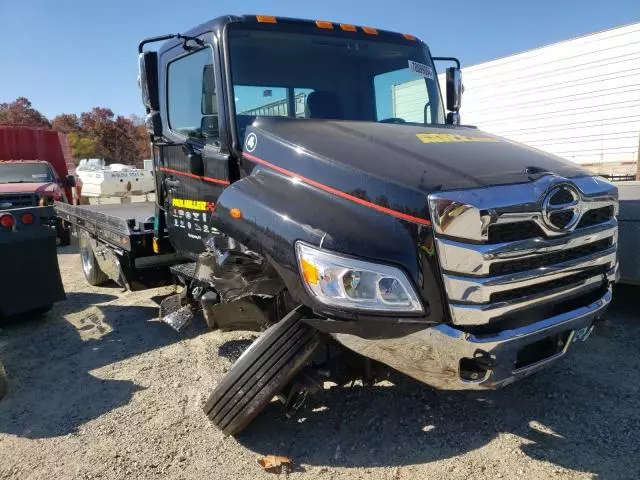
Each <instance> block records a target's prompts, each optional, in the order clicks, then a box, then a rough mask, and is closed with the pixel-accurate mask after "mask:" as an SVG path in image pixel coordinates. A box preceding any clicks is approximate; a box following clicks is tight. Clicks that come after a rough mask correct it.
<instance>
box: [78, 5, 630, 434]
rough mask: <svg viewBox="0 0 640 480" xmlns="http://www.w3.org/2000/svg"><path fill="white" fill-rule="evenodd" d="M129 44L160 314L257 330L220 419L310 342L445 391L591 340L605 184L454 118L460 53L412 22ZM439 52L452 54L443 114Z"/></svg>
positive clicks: (285, 379)
mask: <svg viewBox="0 0 640 480" xmlns="http://www.w3.org/2000/svg"><path fill="white" fill-rule="evenodd" d="M157 41H165V43H163V44H162V46H161V47H160V48H159V49H158V50H157V51H153V50H147V49H145V46H146V45H148V44H151V43H153V42H157ZM139 54H140V60H139V61H140V86H141V88H142V97H143V103H144V105H145V107H146V110H147V117H146V126H147V130H148V132H149V135H150V139H151V142H152V145H153V155H154V170H155V175H156V176H155V178H156V192H157V200H156V201H157V205H156V212H155V217H154V218H153V229H154V233H153V235H154V239H153V245H154V252H156V254H159V255H160V256H163V255H164V256H165V257H166V256H167V255H175V256H176V257H172V258H180V259H182V260H181V261H180V263H179V264H176V265H174V266H173V267H172V271H173V273H174V275H176V276H177V277H178V278H179V279H180V281H181V283H182V284H183V285H184V289H183V291H182V292H181V293H180V294H177V295H176V298H173V299H171V300H170V302H169V303H168V304H167V305H165V308H164V312H163V311H162V309H161V317H162V318H163V319H165V320H166V321H168V323H172V324H174V325H178V324H180V323H181V322H182V319H184V318H185V317H184V314H185V309H194V308H198V309H201V310H202V312H203V313H204V316H205V319H206V320H207V323H208V324H209V326H210V327H212V328H222V329H247V328H251V327H252V326H253V327H254V328H257V329H261V330H264V329H266V332H265V333H264V334H263V335H262V336H261V337H260V338H259V339H258V340H257V341H256V342H255V343H254V345H252V347H251V348H250V349H249V351H248V352H247V354H245V355H243V356H242V357H241V358H240V359H239V360H238V362H237V363H236V364H235V365H234V366H233V367H232V369H231V370H230V372H229V373H228V375H227V376H226V377H225V379H224V380H223V381H222V382H221V384H220V385H218V386H217V387H216V389H215V390H214V392H213V394H212V396H211V398H210V400H209V402H207V404H206V405H205V411H206V412H207V414H208V415H209V418H211V419H212V421H213V422H214V423H215V424H216V425H217V426H218V427H219V428H221V429H222V430H223V431H224V432H225V433H231V434H233V433H237V432H238V431H239V430H241V429H242V428H244V426H246V425H247V423H248V422H250V421H251V419H252V418H253V417H254V416H255V415H256V414H257V412H258V411H259V410H260V409H261V408H262V407H264V405H266V403H268V401H269V400H270V399H271V398H272V397H273V396H274V395H275V394H276V393H278V392H281V391H282V390H283V389H285V387H286V385H288V384H290V382H291V381H292V379H293V378H294V377H295V375H296V374H297V372H299V371H300V370H301V369H302V368H303V367H304V366H305V365H306V364H307V363H308V362H309V361H310V358H311V357H310V356H311V354H312V352H313V351H314V350H315V348H316V347H317V345H318V344H319V343H322V342H323V341H331V342H335V343H337V344H338V345H340V346H341V347H346V349H349V350H353V351H355V352H357V353H359V354H360V355H363V356H364V357H366V358H369V359H373V360H376V361H378V362H381V363H382V364H386V365H388V366H390V367H392V368H395V369H396V370H399V371H401V372H404V373H406V374H407V375H410V376H412V377H414V378H416V379H418V380H420V381H423V382H425V383H427V384H429V385H432V386H433V387H436V388H439V389H448V390H451V389H490V388H498V387H501V386H504V385H507V384H509V383H511V382H513V381H515V380H517V379H519V378H522V377H524V376H527V375H530V374H532V373H534V372H536V371H538V370H540V369H542V368H543V367H545V366H546V365H549V364H550V363H552V362H553V361H555V360H557V359H559V358H561V357H562V356H563V355H564V354H565V353H566V352H567V351H568V350H569V349H570V347H571V346H572V345H573V344H574V343H576V342H578V341H582V340H586V338H587V337H588V336H589V334H590V333H591V331H592V330H593V328H594V325H595V323H596V321H597V320H598V319H599V318H601V317H602V315H603V313H604V311H605V310H606V307H607V305H608V304H609V302H610V301H611V291H612V283H613V282H614V281H615V279H616V275H617V257H616V245H617V220H616V214H617V208H618V207H617V190H616V188H615V187H614V186H612V185H611V184H610V183H608V182H606V181H604V180H603V179H601V178H598V177H594V176H592V175H590V174H589V173H588V172H586V171H584V170H582V169H580V168H579V167H578V166H576V165H574V164H572V163H570V162H567V161H565V160H563V159H561V158H559V157H556V156H553V155H550V154H547V153H544V152H541V151H537V150H535V149H531V148H528V147H525V146H523V145H519V144H517V143H515V142H512V141H507V140H505V139H502V138H500V137H497V136H494V135H491V134H488V133H485V132H482V131H480V130H478V129H476V128H474V127H468V126H461V125H459V122H460V116H459V112H458V111H459V109H460V106H461V93H462V84H461V78H460V70H459V62H458V61H457V60H456V59H453V58H450V57H433V56H432V55H431V53H430V50H429V48H428V46H427V45H426V44H425V43H423V42H422V41H420V40H419V39H417V38H416V37H414V36H413V35H410V34H403V33H394V32H387V31H383V30H380V29H376V28H373V27H366V26H357V25H351V24H341V23H334V22H327V21H319V20H318V21H308V20H297V19H289V18H279V17H272V16H264V15H258V16H253V15H252V16H249V15H247V16H225V17H220V18H218V19H215V20H212V21H210V22H207V23H204V24H202V25H200V26H198V27H196V28H194V29H192V30H190V31H188V32H186V33H184V34H179V35H164V36H160V37H153V38H150V39H146V40H144V41H142V42H141V43H140V45H139ZM438 59H440V60H446V61H453V62H454V63H456V66H454V67H449V68H448V69H447V70H446V74H445V76H446V85H447V88H446V106H447V110H448V112H445V107H444V104H443V101H442V95H441V92H440V88H439V83H438V78H437V75H436V69H435V66H434V61H435V60H438ZM83 222H84V220H83ZM109 223H113V222H112V221H111V220H109ZM134 224H135V222H133V223H132V224H131V225H134ZM85 225H86V223H85ZM105 225H106V223H105ZM99 230H100V229H96V232H99ZM119 238H120V240H121V243H122V244H123V245H126V244H127V241H128V240H127V238H126V237H119ZM92 241H94V242H96V244H98V243H104V245H107V244H108V243H109V240H108V239H106V238H102V239H101V238H100V236H99V234H98V235H97V238H94V239H93V240H92ZM142 243H145V242H142ZM111 245H113V248H112V249H113V250H114V251H117V248H116V244H111ZM118 255H119V254H118ZM140 260H141V261H140V262H138V261H136V262H134V263H135V264H136V265H137V264H138V263H139V264H146V263H149V262H148V261H147V259H140ZM142 260H144V261H142ZM129 264H130V265H131V264H132V263H131V262H129ZM178 326H179V325H178ZM302 384H304V382H302ZM286 388H288V387H286ZM305 389H306V387H300V388H297V387H296V388H289V392H290V395H289V397H288V398H289V399H291V398H294V400H293V401H292V403H293V404H296V405H297V404H298V402H297V400H295V399H296V398H298V396H299V395H298V394H300V392H301V391H306V390H308V389H306V390H305ZM285 397H287V395H285Z"/></svg>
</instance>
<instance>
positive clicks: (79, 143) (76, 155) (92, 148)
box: [67, 132, 97, 163]
mask: <svg viewBox="0 0 640 480" xmlns="http://www.w3.org/2000/svg"><path fill="white" fill-rule="evenodd" d="M67 139H68V140H69V146H70V147H71V153H72V155H73V159H74V160H75V162H76V163H79V162H80V160H81V159H83V158H95V157H96V156H97V154H96V142H95V140H94V139H92V138H90V137H86V136H84V137H83V136H80V135H79V134H78V133H76V132H71V133H69V134H67Z"/></svg>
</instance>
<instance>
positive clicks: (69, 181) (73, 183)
mask: <svg viewBox="0 0 640 480" xmlns="http://www.w3.org/2000/svg"><path fill="white" fill-rule="evenodd" d="M64 181H65V183H66V184H67V185H66V186H67V187H69V188H74V187H75V186H76V177H74V176H73V175H67V176H66V177H64Z"/></svg>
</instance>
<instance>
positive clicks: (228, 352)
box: [218, 339, 253, 363]
mask: <svg viewBox="0 0 640 480" xmlns="http://www.w3.org/2000/svg"><path fill="white" fill-rule="evenodd" d="M252 343H253V340H249V339H245V340H229V341H228V342H225V343H223V344H222V345H220V347H218V355H220V356H221V357H224V358H226V359H228V360H229V361H231V362H232V363H233V362H235V361H236V360H238V358H240V355H242V354H243V353H244V351H245V350H246V349H247V348H249V346H250V345H251V344H252Z"/></svg>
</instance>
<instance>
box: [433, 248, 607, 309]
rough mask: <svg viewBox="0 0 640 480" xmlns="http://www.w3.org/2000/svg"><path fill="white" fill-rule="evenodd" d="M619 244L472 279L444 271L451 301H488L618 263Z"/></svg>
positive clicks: (444, 278)
mask: <svg viewBox="0 0 640 480" xmlns="http://www.w3.org/2000/svg"><path fill="white" fill-rule="evenodd" d="M615 262H616V246H615V245H614V246H612V247H609V248H608V249H606V250H603V251H601V252H596V253H593V254H591V255H585V256H582V257H580V258H578V259H575V260H570V261H568V262H563V263H558V264H555V265H550V266H548V267H540V268H536V269H532V270H525V271H523V272H517V273H510V274H506V275H501V276H496V277H484V278H470V277H461V276H457V275H450V274H443V275H442V277H443V280H444V284H445V288H446V291H447V296H448V297H449V301H450V302H469V303H488V302H490V301H491V295H493V294H494V293H499V292H504V291H508V290H513V289H517V288H523V287H530V286H533V285H538V284H540V283H545V282H550V281H552V280H557V279H560V278H563V277H567V276H570V275H574V274H576V273H580V272H581V271H584V270H587V269H589V268H593V267H598V266H602V265H615Z"/></svg>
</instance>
